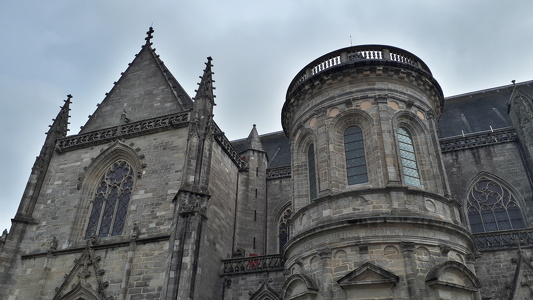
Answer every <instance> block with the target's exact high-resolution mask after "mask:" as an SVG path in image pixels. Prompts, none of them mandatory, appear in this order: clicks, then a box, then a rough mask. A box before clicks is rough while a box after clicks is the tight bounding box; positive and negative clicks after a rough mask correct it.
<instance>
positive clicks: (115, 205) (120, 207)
mask: <svg viewBox="0 0 533 300" xmlns="http://www.w3.org/2000/svg"><path fill="white" fill-rule="evenodd" d="M133 174H134V172H133V169H132V167H131V166H130V165H129V164H128V163H127V162H126V161H125V160H118V161H117V162H115V163H114V164H113V165H111V166H110V167H109V168H108V169H107V170H106V172H105V173H104V175H103V176H102V178H101V179H100V182H99V183H98V187H97V189H96V193H95V195H94V199H93V208H92V211H91V214H90V216H89V224H88V225H87V231H86V233H85V238H86V239H88V238H90V237H93V236H101V237H102V236H110V235H119V234H122V230H123V229H124V224H125V222H126V213H127V212H128V204H129V202H130V197H131V190H132V188H133Z"/></svg>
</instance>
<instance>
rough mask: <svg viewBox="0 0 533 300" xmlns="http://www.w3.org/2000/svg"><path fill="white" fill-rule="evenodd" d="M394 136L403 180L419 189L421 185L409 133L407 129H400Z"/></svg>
mask: <svg viewBox="0 0 533 300" xmlns="http://www.w3.org/2000/svg"><path fill="white" fill-rule="evenodd" d="M396 136H397V137H398V146H399V148H400V161H401V163H402V172H403V180H404V182H405V183H406V184H408V185H412V186H418V187H420V186H422V184H421V182H420V174H419V172H418V164H417V160H416V154H415V149H414V146H413V139H412V138H411V133H410V132H409V131H408V130H407V129H405V128H403V127H400V128H398V130H397V131H396Z"/></svg>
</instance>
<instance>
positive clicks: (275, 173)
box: [267, 167, 291, 179]
mask: <svg viewBox="0 0 533 300" xmlns="http://www.w3.org/2000/svg"><path fill="white" fill-rule="evenodd" d="M283 177H291V167H283V168H275V169H268V170H267V179H276V178H283Z"/></svg>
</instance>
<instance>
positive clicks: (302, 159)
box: [292, 128, 320, 210]
mask: <svg viewBox="0 0 533 300" xmlns="http://www.w3.org/2000/svg"><path fill="white" fill-rule="evenodd" d="M292 144H293V145H294V148H293V150H292V151H293V155H292V158H293V161H292V167H293V168H292V170H293V174H292V176H293V178H294V180H293V181H294V182H295V184H298V186H299V187H300V188H299V189H296V190H295V192H296V194H295V199H294V200H295V201H294V209H295V210H297V209H299V208H301V207H303V206H305V205H307V204H309V202H310V201H311V200H310V199H311V198H313V196H315V195H311V186H310V179H312V178H310V177H311V173H310V172H312V171H313V170H312V169H310V168H309V149H310V147H311V146H313V149H314V150H313V152H314V163H313V164H312V165H313V166H314V168H315V169H314V171H315V174H314V175H315V177H314V183H315V192H316V196H318V192H319V190H320V178H319V176H318V172H317V167H316V165H317V162H318V160H317V159H316V158H317V157H318V155H319V153H318V151H317V148H318V147H317V138H316V135H315V133H314V131H313V130H311V129H309V128H305V129H302V130H301V132H300V134H299V136H298V138H296V139H295V140H294V141H292ZM295 170H300V171H299V172H296V171H295Z"/></svg>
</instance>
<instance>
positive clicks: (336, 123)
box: [329, 109, 379, 189]
mask: <svg viewBox="0 0 533 300" xmlns="http://www.w3.org/2000/svg"><path fill="white" fill-rule="evenodd" d="M354 126H355V127H358V128H359V129H360V130H361V132H362V139H363V145H364V152H365V153H364V157H365V160H366V162H367V163H366V165H367V175H368V180H367V181H366V182H364V183H370V182H371V179H372V178H377V175H375V174H374V176H372V174H373V173H376V170H378V169H379V166H375V165H374V166H373V167H372V168H369V167H368V161H369V160H371V159H373V156H374V153H372V152H369V149H372V146H371V145H372V144H373V143H376V142H377V141H376V140H375V137H376V136H377V134H376V132H375V128H374V126H373V120H372V117H370V115H369V114H368V113H367V112H365V111H362V110H358V109H351V110H347V111H343V112H340V113H339V114H338V115H337V116H335V118H333V119H332V120H331V122H330V125H329V128H330V130H329V135H330V146H333V148H334V151H331V153H332V155H331V157H330V168H331V169H332V170H335V171H337V172H339V173H340V174H339V175H337V176H332V180H333V181H335V180H336V181H338V182H337V187H338V188H340V189H343V188H345V187H347V186H349V185H350V184H349V180H348V176H347V160H346V153H345V140H344V135H345V132H346V130H347V129H348V128H350V127H354ZM378 157H379V156H378ZM374 161H377V160H374ZM364 183H358V184H364Z"/></svg>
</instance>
